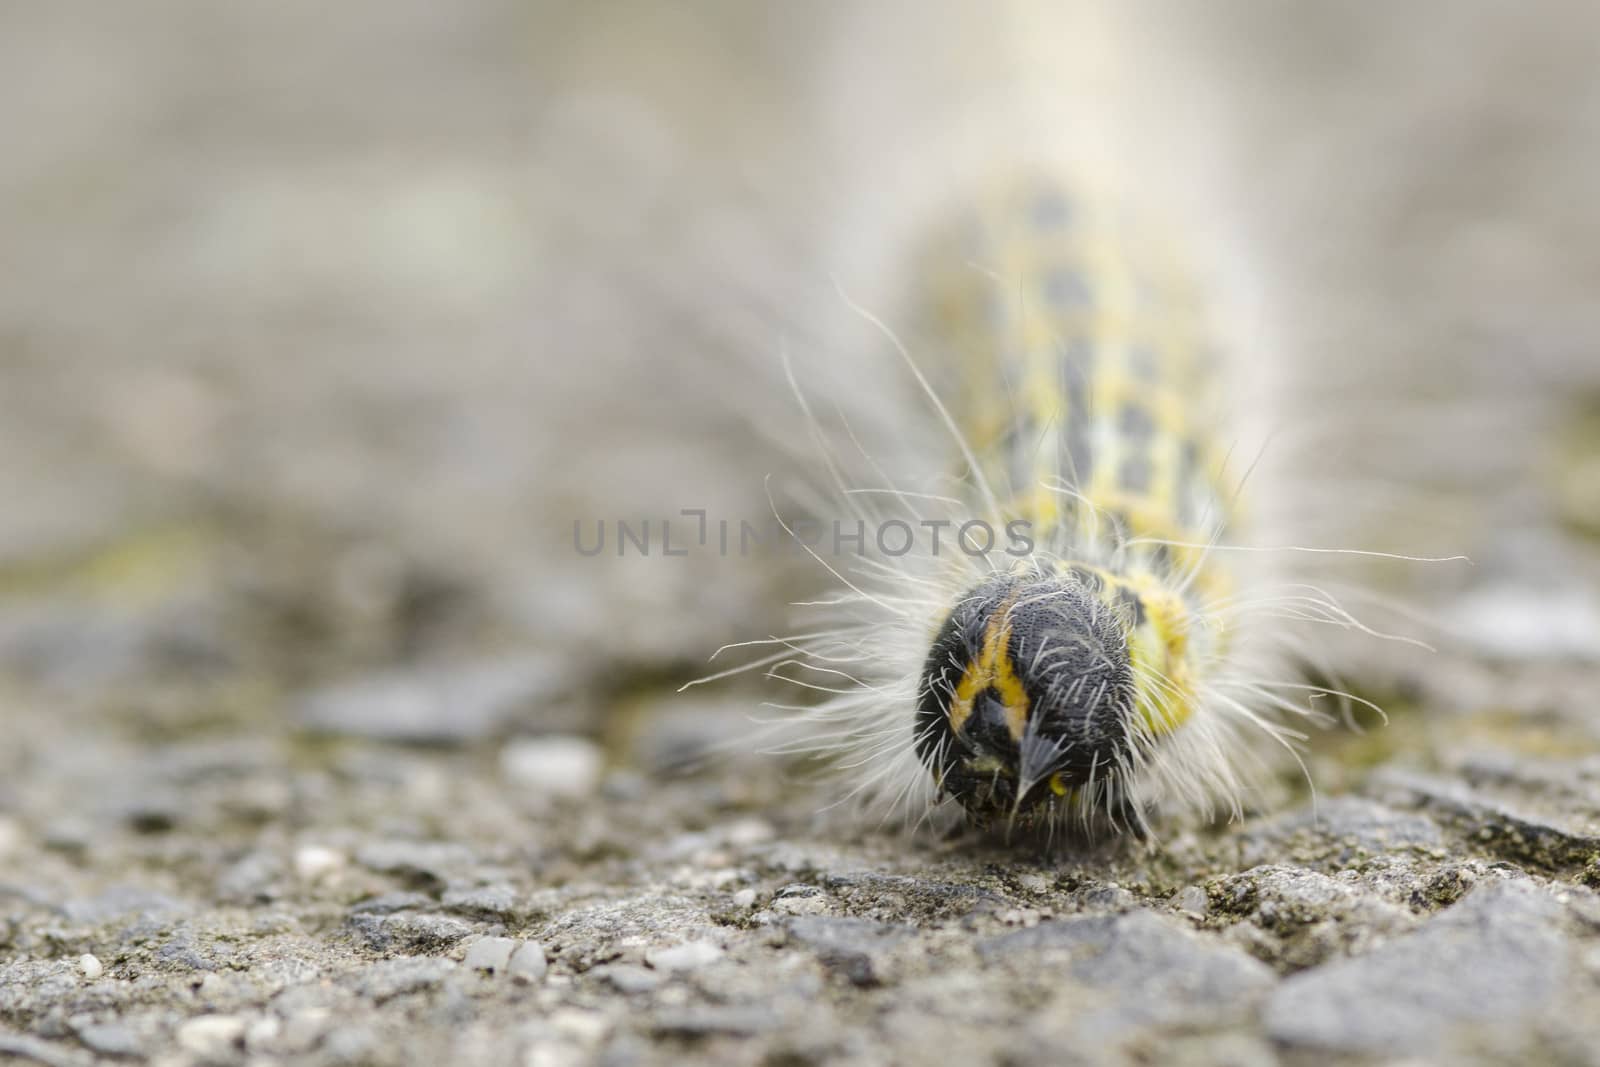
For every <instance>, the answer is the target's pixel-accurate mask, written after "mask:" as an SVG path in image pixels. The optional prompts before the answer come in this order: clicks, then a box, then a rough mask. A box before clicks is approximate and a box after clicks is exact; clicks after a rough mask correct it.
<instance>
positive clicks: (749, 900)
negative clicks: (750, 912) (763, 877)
mask: <svg viewBox="0 0 1600 1067" xmlns="http://www.w3.org/2000/svg"><path fill="white" fill-rule="evenodd" d="M733 906H734V907H736V908H753V907H755V906H756V891H755V890H754V889H741V890H739V891H738V892H737V893H735V894H734V895H733Z"/></svg>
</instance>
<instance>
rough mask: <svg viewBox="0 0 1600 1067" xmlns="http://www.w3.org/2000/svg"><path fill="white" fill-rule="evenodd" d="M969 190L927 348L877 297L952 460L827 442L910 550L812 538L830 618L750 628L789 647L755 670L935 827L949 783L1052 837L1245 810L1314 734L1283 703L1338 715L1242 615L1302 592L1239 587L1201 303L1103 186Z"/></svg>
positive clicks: (920, 294)
mask: <svg viewBox="0 0 1600 1067" xmlns="http://www.w3.org/2000/svg"><path fill="white" fill-rule="evenodd" d="M971 203H972V204H973V205H974V206H975V210H969V211H968V212H966V217H965V218H963V219H961V220H960V221H959V222H958V223H957V225H956V226H955V227H954V228H953V230H952V232H950V233H949V234H947V235H944V236H942V237H940V238H938V239H935V240H933V241H931V242H929V243H927V244H926V245H925V246H924V247H923V248H922V250H921V251H920V252H919V254H918V257H917V262H918V266H917V267H916V268H914V269H913V271H912V273H913V275H914V276H915V277H916V278H917V282H916V290H917V295H916V298H915V299H914V300H913V302H912V306H913V307H915V308H916V309H917V312H916V318H917V320H918V322H919V325H920V328H919V329H918V330H917V333H916V339H915V341H914V342H913V343H912V344H911V345H908V344H907V343H906V342H903V341H902V340H901V339H900V337H899V336H898V335H897V334H895V332H894V331H892V330H891V329H890V328H889V327H888V326H887V325H886V324H884V323H882V322H881V321H880V320H879V319H877V318H876V317H875V316H873V315H872V313H871V312H869V311H867V310H866V309H864V308H856V310H857V312H858V313H859V314H860V315H862V316H863V317H864V318H865V319H867V320H868V321H869V322H870V323H871V324H872V325H873V326H874V327H875V328H877V329H878V330H879V331H880V333H881V336H882V339H883V340H884V342H885V343H886V344H887V345H888V346H890V347H892V348H893V349H895V350H896V351H898V353H899V355H900V357H901V358H902V359H903V361H904V363H905V366H906V367H907V368H908V369H909V370H910V372H911V373H912V375H913V376H914V378H915V380H916V381H917V382H918V383H919V384H920V386H921V387H922V389H923V391H924V396H925V400H926V402H927V404H928V405H929V409H930V411H931V412H933V413H934V414H935V416H936V417H937V419H938V420H939V421H940V422H941V423H942V425H943V426H944V427H945V429H946V431H947V435H948V440H949V441H950V442H951V444H952V448H951V453H952V456H951V459H952V463H953V467H952V474H951V475H950V476H948V477H946V478H945V479H943V480H942V481H943V484H936V485H932V486H921V487H916V488H907V487H906V486H905V485H903V484H900V483H899V482H898V481H897V480H896V479H895V478H894V477H893V476H892V475H891V473H890V472H889V471H887V470H886V469H885V468H884V466H883V465H882V464H881V463H879V462H877V461H876V460H875V459H874V458H873V456H871V455H870V454H869V453H868V452H867V451H866V450H865V449H862V448H860V447H859V446H857V447H856V448H855V449H853V450H852V449H849V448H847V447H846V448H842V447H839V446H838V445H837V443H830V442H829V441H828V440H827V439H826V438H825V437H823V436H822V435H820V434H819V441H821V442H822V444H823V451H824V457H825V466H826V468H827V469H828V470H829V471H830V472H831V477H832V479H833V482H834V487H835V489H836V490H837V492H838V495H839V498H840V500H842V501H844V502H845V503H847V504H848V506H849V508H850V512H851V515H852V518H853V521H854V523H855V526H856V528H857V529H858V530H868V529H870V530H879V531H881V530H883V529H886V528H888V527H890V526H893V527H895V528H896V529H899V530H902V531H905V532H907V533H912V532H914V536H915V544H914V546H911V545H909V544H908V545H907V547H908V548H912V550H908V551H895V550H884V545H883V542H882V539H881V538H880V539H878V547H879V551H877V552H876V553H867V552H860V553H850V552H842V553H841V552H838V551H835V552H833V553H827V552H824V551H819V550H817V549H812V548H808V549H807V550H808V551H811V552H812V554H813V555H814V557H815V558H816V560H817V561H818V562H819V563H821V564H822V565H823V566H824V567H826V568H827V569H828V570H829V571H830V572H831V573H832V575H833V576H834V577H835V578H836V579H837V581H838V583H839V584H840V586H841V588H840V590H839V592H838V594H837V595H836V596H834V597H832V598H829V599H828V600H825V601H822V602H818V603H813V604H809V605H806V607H807V609H808V610H810V611H812V612H815V613H818V614H820V616H821V618H822V620H823V621H822V622H821V623H820V625H819V626H818V627H817V628H808V632H807V633H805V634H802V635H798V636H794V637H785V638H775V639H772V640H771V641H768V642H752V643H751V644H753V645H758V646H759V645H763V644H767V645H772V646H774V649H773V651H772V652H771V654H770V655H768V656H766V657H764V658H762V659H761V660H760V661H758V663H755V664H750V665H749V666H748V667H747V668H744V669H749V667H756V666H761V667H767V668H769V670H770V673H771V675H772V676H774V677H778V678H782V679H784V680H785V681H787V682H790V683H792V684H794V685H796V686H798V687H800V688H801V689H803V690H805V691H808V692H820V693H822V694H823V695H824V696H825V697H826V699H825V700H824V701H823V702H822V703H820V704H818V705H815V706H799V705H780V706H781V707H784V708H785V709H786V710H789V711H792V712H795V713H797V714H798V716H799V722H800V727H799V729H798V730H797V731H796V732H795V736H794V738H793V739H792V740H791V741H790V742H789V743H788V744H789V747H791V748H793V749H798V750H804V751H820V752H827V753H829V754H831V755H833V756H835V757H836V763H837V764H838V765H839V766H840V768H841V769H843V770H844V771H846V772H848V774H849V775H851V776H852V778H851V780H850V783H851V784H850V786H849V789H848V795H849V796H852V797H865V798H868V799H870V800H873V801H876V802H877V803H878V804H879V805H880V806H882V807H883V808H884V809H885V810H886V811H895V810H898V811H901V812H903V813H904V814H905V815H907V816H908V817H910V818H911V819H912V820H915V821H920V819H921V818H922V817H924V816H925V815H926V814H928V813H929V812H931V811H932V810H934V809H935V808H936V807H937V806H938V802H939V801H941V800H947V801H951V802H953V804H954V806H958V807H959V808H960V809H962V810H964V812H965V813H966V815H967V816H968V817H969V819H970V820H971V821H974V822H976V823H979V824H996V823H998V824H1004V825H1007V826H1013V825H1019V824H1023V825H1028V824H1033V825H1042V826H1044V827H1046V828H1047V829H1048V830H1050V831H1054V830H1055V829H1056V828H1064V827H1068V826H1071V827H1076V828H1079V829H1083V830H1088V831H1091V832H1092V831H1094V830H1097V829H1101V828H1130V827H1131V828H1136V829H1139V830H1146V829H1148V827H1149V825H1150V823H1151V819H1152V816H1153V815H1154V814H1155V813H1156V812H1158V811H1162V810H1168V809H1173V808H1178V809H1184V810H1188V811H1192V812H1198V813H1202V814H1206V815H1211V814H1215V813H1216V812H1217V811H1218V810H1223V811H1228V812H1231V813H1234V814H1237V813H1239V812H1240V811H1241V809H1242V806H1243V805H1244V803H1245V802H1246V799H1247V793H1248V792H1249V790H1250V789H1251V788H1252V787H1253V785H1254V784H1255V783H1256V781H1257V780H1258V778H1259V772H1260V770H1261V769H1262V767H1263V766H1264V764H1263V761H1262V760H1261V758H1260V751H1259V750H1260V749H1261V747H1262V746H1261V744H1260V743H1259V742H1260V741H1261V740H1266V741H1268V742H1275V743H1277V744H1279V745H1283V746H1284V747H1289V748H1292V743H1293V742H1294V741H1295V740H1297V739H1299V738H1300V737H1301V736H1303V735H1301V734H1300V733H1298V731H1296V730H1295V729H1293V728H1292V727H1290V726H1288V725H1286V724H1285V723H1284V721H1282V716H1275V715H1273V714H1272V713H1274V712H1277V711H1285V710H1287V711H1289V712H1292V713H1293V714H1295V715H1298V716H1302V717H1304V716H1310V717H1317V716H1318V715H1319V714H1320V713H1318V712H1316V711H1315V710H1314V709H1312V708H1311V707H1309V706H1300V705H1297V704H1295V703H1294V702H1292V701H1290V700H1288V699H1286V697H1285V695H1284V693H1285V691H1287V690H1306V691H1312V692H1321V690H1317V689H1315V687H1310V686H1302V685H1299V684H1298V683H1296V682H1294V681H1293V680H1292V679H1287V680H1285V679H1283V678H1281V677H1280V676H1281V669H1280V668H1279V666H1278V661H1279V657H1278V655H1277V654H1276V652H1275V651H1274V649H1273V646H1274V644H1275V643H1278V644H1281V643H1280V642H1274V641H1273V640H1271V638H1272V637H1273V634H1272V633H1270V632H1266V631H1263V630H1262V629H1261V628H1259V627H1258V628H1255V629H1254V630H1252V628H1251V627H1250V626H1249V625H1248V623H1249V622H1250V619H1251V617H1252V613H1253V609H1254V608H1257V607H1259V606H1261V605H1262V604H1268V605H1276V606H1279V607H1281V606H1282V604H1283V601H1282V600H1280V599H1275V598H1272V597H1266V598H1258V597H1253V596H1251V595H1245V594H1241V592H1240V590H1241V588H1244V589H1246V590H1249V589H1252V588H1254V589H1256V590H1257V592H1259V591H1260V590H1261V589H1262V588H1264V586H1263V585H1262V579H1261V576H1260V574H1259V571H1257V572H1256V573H1253V574H1249V575H1247V576H1246V577H1245V580H1244V582H1243V585H1241V580H1240V575H1239V574H1238V573H1236V572H1237V570H1238V569H1239V568H1238V566H1237V564H1236V563H1234V562H1233V561H1231V560H1229V559H1227V558H1224V553H1222V552H1218V551H1214V549H1215V548H1216V547H1217V546H1218V545H1219V543H1220V542H1221V541H1222V539H1223V538H1224V536H1225V535H1227V534H1228V533H1229V531H1230V526H1231V525H1232V524H1233V523H1234V522H1235V521H1236V520H1237V518H1238V515H1239V512H1240V508H1239V506H1238V502H1237V499H1236V498H1237V490H1238V488H1239V484H1238V480H1237V478H1236V477H1235V476H1232V475H1230V474H1229V472H1228V464H1229V457H1228V448H1227V445H1226V442H1227V441H1228V440H1230V438H1229V437H1228V436H1227V433H1226V430H1225V419H1224V412H1223V404H1222V402H1221V401H1222V397H1221V396H1220V393H1221V387H1220V381H1221V377H1220V367H1219V361H1218V359H1217V357H1216V355H1215V354H1214V352H1213V348H1212V341H1211V336H1210V334H1209V333H1208V330H1207V325H1206V317H1205V315H1204V312H1203V309H1202V307H1201V306H1200V302H1199V299H1198V297H1197V295H1196V293H1195V292H1194V289H1193V286H1192V284H1191V282H1190V281H1189V280H1188V278H1187V277H1186V275H1185V274H1184V273H1183V270H1182V268H1181V266H1180V265H1179V264H1178V263H1177V262H1176V260H1175V258H1174V257H1172V256H1170V255H1169V254H1167V253H1166V252H1165V251H1164V250H1163V249H1162V248H1161V247H1160V246H1159V245H1158V244H1155V243H1153V242H1150V241H1147V240H1145V239H1144V238H1142V237H1141V236H1139V231H1138V230H1137V229H1135V228H1134V227H1133V226H1131V225H1130V224H1129V223H1128V222H1127V221H1126V220H1125V219H1124V218H1123V217H1122V213H1121V211H1120V210H1119V209H1117V208H1114V207H1112V206H1110V202H1109V200H1107V199H1106V198H1096V197H1086V196H1082V195H1079V194H1078V193H1077V192H1076V191H1074V190H1071V189H1069V187H1068V186H1066V185H1065V184H1063V183H1061V182H1060V181H1058V180H1055V179H1053V178H1050V177H1046V176H1040V175H1037V174H1029V175H1027V176H1025V177H1020V178H1016V179H1011V180H1006V181H1003V182H1001V183H1000V184H998V185H996V186H994V187H992V188H990V189H989V190H987V191H986V192H984V193H983V194H982V195H981V196H980V197H978V198H975V199H974V200H973V201H971ZM846 300H848V297H846ZM913 345H914V347H915V349H916V351H915V352H914V351H913V350H912V348H913ZM791 384H794V385H795V389H796V393H797V395H799V396H800V398H801V403H802V405H803V406H805V407H806V411H807V414H808V415H812V411H811V407H810V405H809V401H808V400H807V399H806V397H805V395H804V393H803V391H801V390H800V388H799V386H798V384H797V383H796V382H795V379H794V376H793V373H792V372H791ZM812 421H813V425H814V426H820V423H819V421H818V420H817V419H816V418H815V416H814V415H812ZM846 436H847V437H848V438H849V439H850V440H851V441H852V443H854V438H853V435H848V434H847V435H846ZM852 452H853V454H852ZM847 471H853V473H847ZM998 530H1003V531H1005V533H1004V534H1000V535H998V536H997V533H996V531H998ZM1019 530H1025V531H1026V537H1025V538H1024V540H1025V543H1026V548H1027V551H1025V552H1022V551H1018V550H1017V536H1016V535H1017V533H1018V532H1019ZM941 535H942V536H943V538H944V542H943V545H942V546H941V541H940V538H941ZM858 538H859V540H861V541H862V542H863V547H865V546H866V545H868V544H871V543H872V542H873V540H874V538H872V537H871V536H870V535H869V536H866V537H864V538H862V537H859V535H858ZM823 547H825V546H823ZM834 547H835V549H837V548H838V546H837V545H835V546H834ZM941 548H942V550H941ZM1290 599H1291V600H1298V601H1299V602H1300V605H1301V608H1302V609H1303V610H1304V611H1305V612H1306V613H1307V614H1306V616H1305V617H1313V616H1315V617H1320V619H1321V620H1322V621H1330V622H1334V623H1336V624H1340V625H1349V624H1353V623H1354V620H1352V619H1350V618H1349V616H1347V615H1346V614H1345V613H1344V612H1343V611H1342V609H1340V608H1339V607H1338V606H1337V604H1336V603H1334V602H1333V601H1332V600H1331V599H1328V598H1325V597H1322V596H1316V595H1313V594H1311V593H1301V594H1298V596H1295V597H1291V598H1290ZM1264 637H1265V638H1266V640H1265V641H1264V642H1263V640H1262V638H1264ZM730 673H732V672H730Z"/></svg>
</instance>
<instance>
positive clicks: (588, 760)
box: [500, 737, 605, 797]
mask: <svg viewBox="0 0 1600 1067" xmlns="http://www.w3.org/2000/svg"><path fill="white" fill-rule="evenodd" d="M604 763H605V761H604V757H603V756H602V754H601V752H600V748H599V746H597V745H595V744H594V743H593V742H591V741H586V740H584V739H583V738H581V737H537V738H525V739H522V740H518V741H512V742H510V743H509V744H507V745H506V746H505V748H503V749H501V750H500V773H501V774H502V775H504V776H505V779H506V781H507V782H509V783H511V784H512V785H515V786H519V787H521V788H523V789H529V790H534V791H536V792H540V793H544V794H547V795H549V796H560V797H578V796H586V795H588V794H590V793H593V792H594V791H595V789H596V788H598V787H599V785H600V776H601V773H602V771H603V770H604Z"/></svg>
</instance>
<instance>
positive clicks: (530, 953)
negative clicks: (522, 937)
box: [506, 941, 550, 982]
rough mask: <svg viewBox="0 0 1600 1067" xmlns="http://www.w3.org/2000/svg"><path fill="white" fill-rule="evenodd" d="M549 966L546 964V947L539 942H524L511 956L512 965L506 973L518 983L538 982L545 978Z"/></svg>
mask: <svg viewBox="0 0 1600 1067" xmlns="http://www.w3.org/2000/svg"><path fill="white" fill-rule="evenodd" d="M549 966H550V965H549V964H548V963H546V962H545V958H544V946H543V945H541V944H539V942H537V941H524V942H523V943H522V945H521V946H520V947H519V948H518V949H517V950H516V951H515V952H513V953H512V954H511V963H510V965H509V966H508V967H507V970H506V973H507V974H509V975H510V976H511V977H512V979H513V980H515V981H518V982H537V981H538V980H539V979H541V978H543V977H544V972H545V971H546V970H548V969H549Z"/></svg>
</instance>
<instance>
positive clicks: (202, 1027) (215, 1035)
mask: <svg viewBox="0 0 1600 1067" xmlns="http://www.w3.org/2000/svg"><path fill="white" fill-rule="evenodd" d="M247 1025H248V1024H247V1023H246V1022H245V1021H244V1020H243V1019H241V1018H239V1017H238V1016H237V1015H202V1016H200V1017H199V1018H197V1019H190V1020H189V1021H188V1022H186V1023H184V1024H183V1025H182V1026H180V1027H178V1044H179V1045H180V1046H181V1047H182V1048H183V1049H184V1050H185V1051H187V1052H192V1053H194V1054H195V1055H196V1056H200V1057H202V1058H204V1059H222V1058H224V1057H226V1056H227V1055H228V1054H229V1053H230V1052H232V1051H233V1050H235V1049H236V1048H238V1047H239V1046H240V1045H242V1044H243V1042H244V1032H245V1029H246V1027H247Z"/></svg>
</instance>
